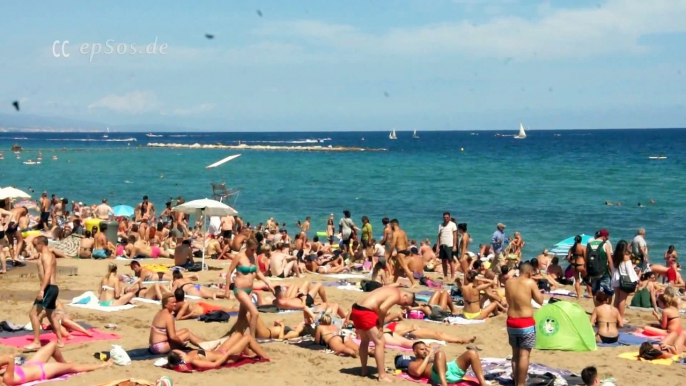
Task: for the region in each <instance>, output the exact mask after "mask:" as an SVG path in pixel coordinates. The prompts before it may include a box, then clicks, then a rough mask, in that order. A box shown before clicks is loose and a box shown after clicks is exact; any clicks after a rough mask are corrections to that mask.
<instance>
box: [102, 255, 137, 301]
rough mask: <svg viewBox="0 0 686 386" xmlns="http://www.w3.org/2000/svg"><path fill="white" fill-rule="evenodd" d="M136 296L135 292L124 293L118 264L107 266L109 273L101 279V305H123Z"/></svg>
mask: <svg viewBox="0 0 686 386" xmlns="http://www.w3.org/2000/svg"><path fill="white" fill-rule="evenodd" d="M135 296H136V294H135V293H131V292H129V293H122V290H121V287H120V286H119V275H117V265H116V264H114V263H110V265H108V266H107V274H106V275H105V276H104V277H103V278H102V279H101V280H100V286H99V287H98V297H99V300H100V306H102V307H109V306H123V305H125V304H128V303H129V302H130V301H131V299H133V298H134V297H135Z"/></svg>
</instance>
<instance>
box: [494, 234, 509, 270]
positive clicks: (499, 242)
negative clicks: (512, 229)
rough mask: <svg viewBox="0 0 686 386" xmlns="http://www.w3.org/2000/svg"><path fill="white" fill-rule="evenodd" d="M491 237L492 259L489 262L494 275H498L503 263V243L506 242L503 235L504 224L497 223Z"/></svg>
mask: <svg viewBox="0 0 686 386" xmlns="http://www.w3.org/2000/svg"><path fill="white" fill-rule="evenodd" d="M496 228H497V229H496V230H495V232H493V237H491V246H492V247H493V253H494V254H495V256H494V257H493V261H492V262H491V269H492V270H493V272H494V273H495V274H496V275H500V273H501V272H500V267H501V266H502V265H503V264H504V263H505V245H506V244H507V243H508V240H507V237H505V224H503V223H498V225H497V226H496Z"/></svg>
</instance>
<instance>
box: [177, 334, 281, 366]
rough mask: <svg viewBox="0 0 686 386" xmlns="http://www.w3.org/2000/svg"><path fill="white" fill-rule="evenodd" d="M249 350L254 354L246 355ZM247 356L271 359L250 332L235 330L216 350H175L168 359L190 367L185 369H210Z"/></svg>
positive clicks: (178, 364)
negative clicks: (242, 332)
mask: <svg viewBox="0 0 686 386" xmlns="http://www.w3.org/2000/svg"><path fill="white" fill-rule="evenodd" d="M248 350H249V351H250V352H252V353H253V354H254V355H250V354H248V355H246V352H248ZM246 356H252V357H256V358H260V359H266V360H268V359H269V357H267V353H266V352H265V351H264V350H263V349H262V347H260V345H259V344H258V343H257V341H256V340H255V338H253V337H252V336H250V334H245V335H243V334H241V333H240V332H235V333H233V335H231V337H230V338H229V339H227V340H226V341H224V343H222V344H221V345H220V346H219V347H218V348H217V349H216V350H205V349H199V350H191V351H188V352H184V351H181V350H173V351H172V353H171V354H169V356H168V357H167V361H168V364H169V366H172V367H176V366H183V365H186V366H188V367H190V368H186V369H185V370H194V369H195V370H210V369H218V368H220V367H222V366H224V365H225V364H228V363H233V362H235V361H236V360H238V359H239V358H241V357H246Z"/></svg>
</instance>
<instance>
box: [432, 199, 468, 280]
mask: <svg viewBox="0 0 686 386" xmlns="http://www.w3.org/2000/svg"><path fill="white" fill-rule="evenodd" d="M436 253H437V254H438V257H439V258H440V259H441V266H442V267H443V276H444V277H446V278H448V266H450V278H451V281H454V280H455V262H454V261H453V256H454V255H456V254H457V225H455V223H454V222H452V221H451V218H450V212H444V213H443V223H442V224H440V225H438V240H437V242H436ZM465 273H466V271H465Z"/></svg>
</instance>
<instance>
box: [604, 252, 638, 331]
mask: <svg viewBox="0 0 686 386" xmlns="http://www.w3.org/2000/svg"><path fill="white" fill-rule="evenodd" d="M612 266H613V267H614V269H613V270H612V281H611V284H612V288H614V291H615V293H614V295H615V297H614V298H615V301H614V306H615V307H616V308H617V309H618V310H619V315H621V316H622V320H623V321H624V323H628V321H626V318H625V317H624V312H625V311H626V299H627V298H628V297H629V294H631V293H634V292H635V291H636V285H638V275H637V274H636V271H635V270H634V265H633V263H632V262H631V249H630V248H629V244H628V243H627V242H626V241H624V240H620V241H619V242H618V243H617V246H616V247H615V251H614V253H613V254H612ZM622 277H628V278H629V280H631V283H633V285H628V286H627V285H626V284H625V285H624V287H622V281H621V279H622Z"/></svg>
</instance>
